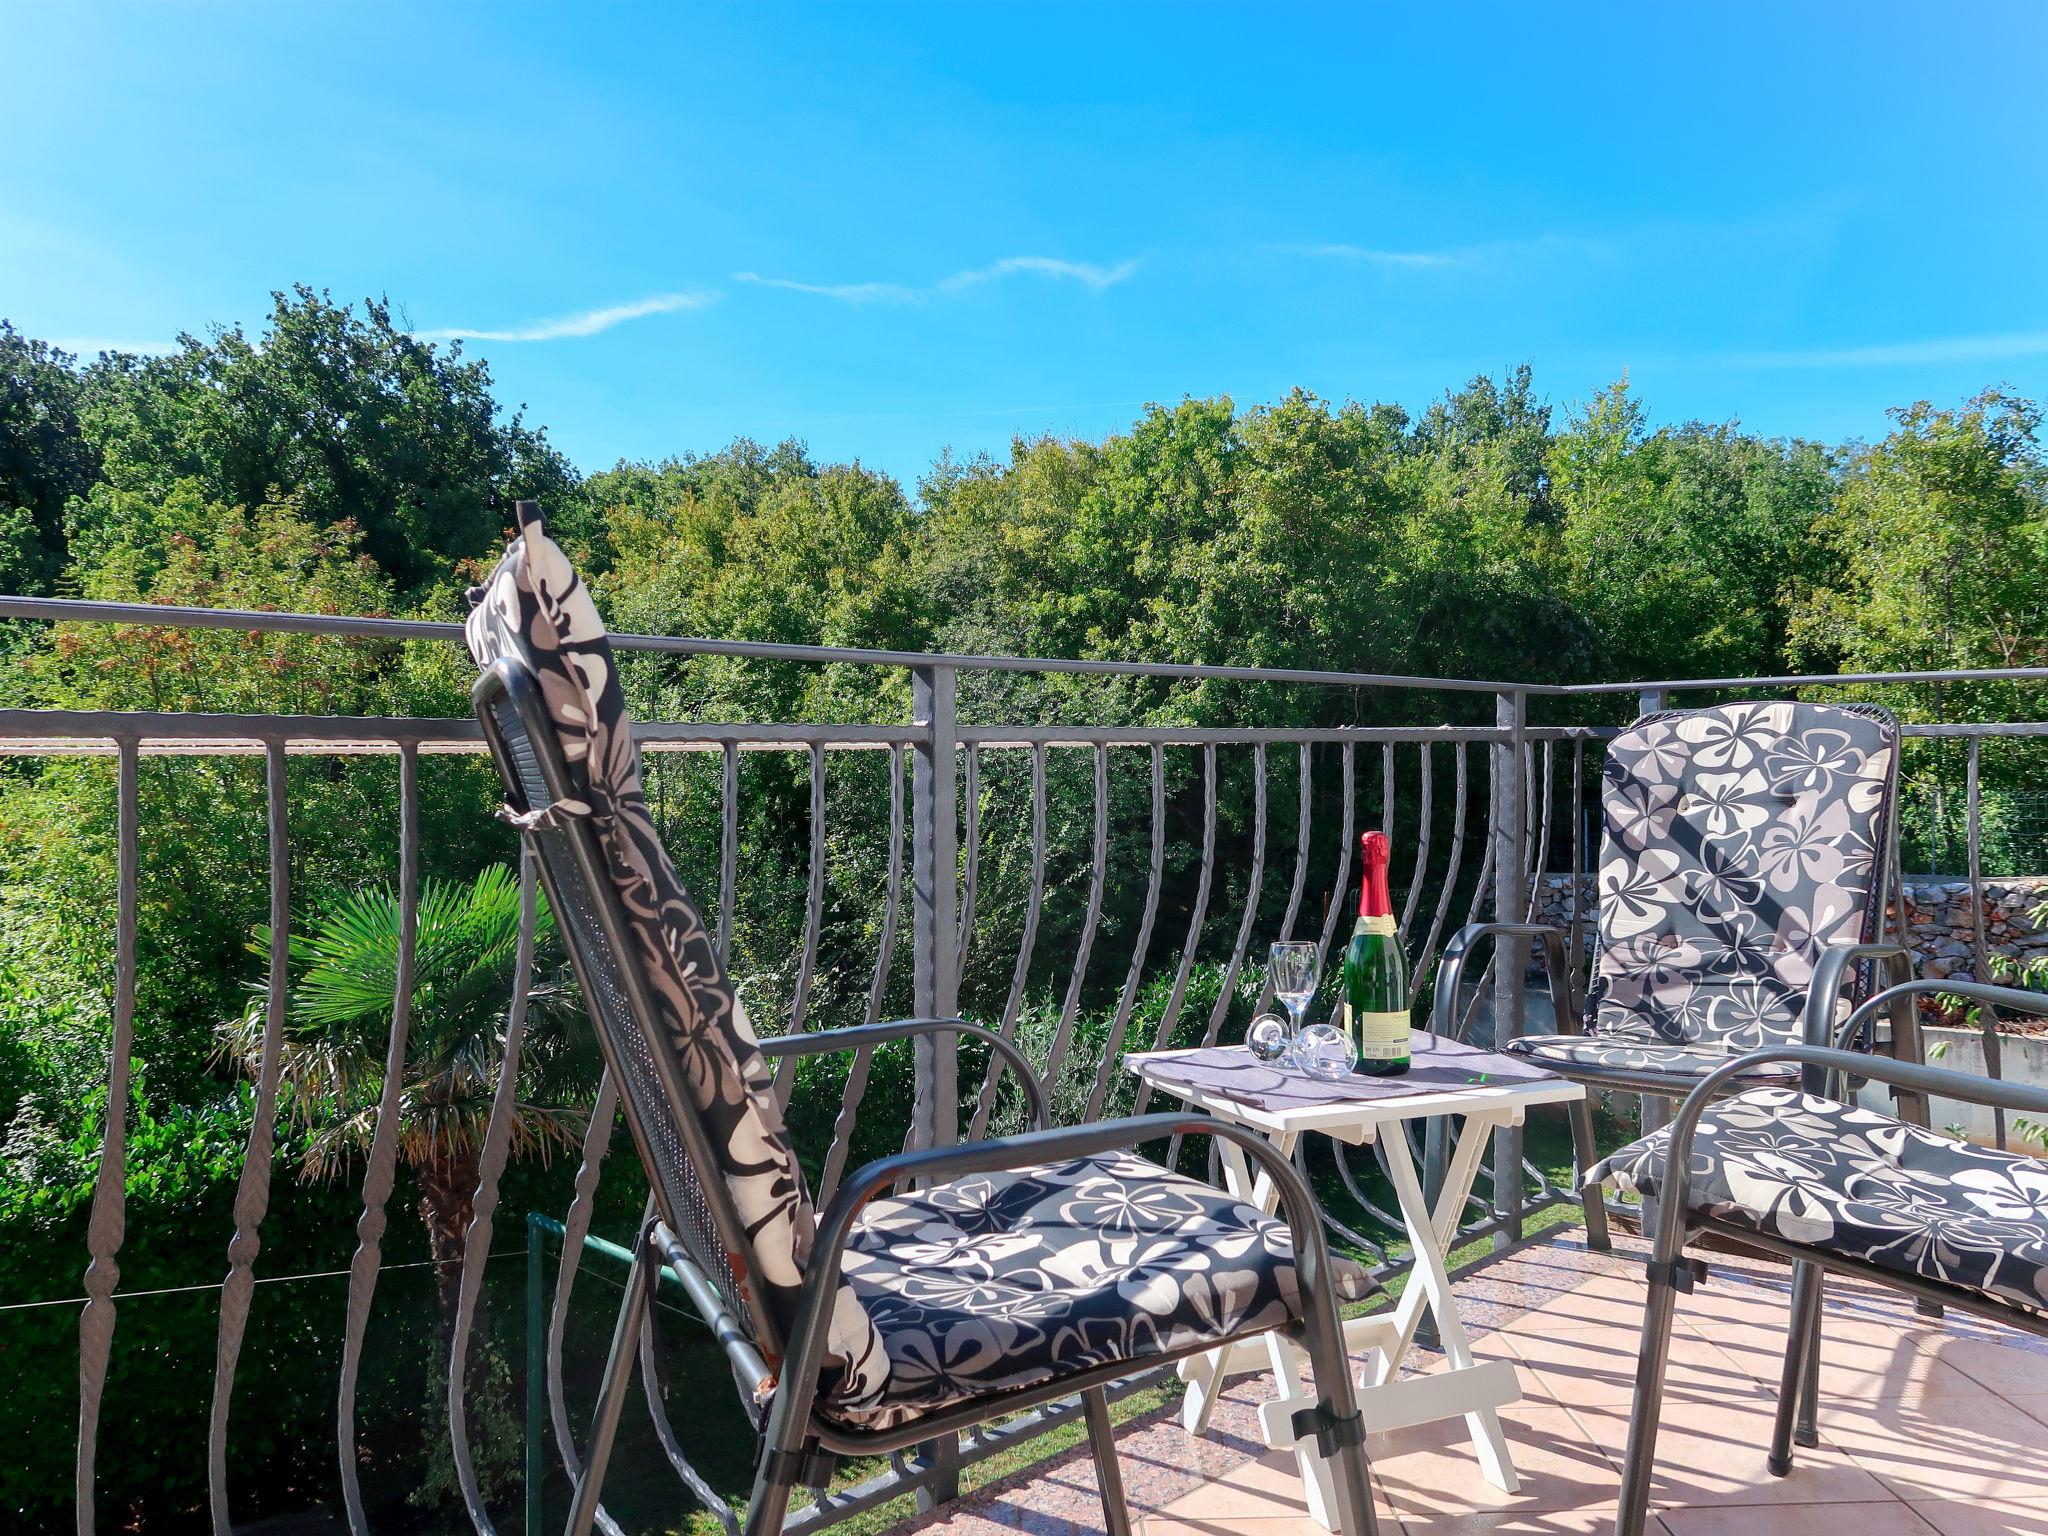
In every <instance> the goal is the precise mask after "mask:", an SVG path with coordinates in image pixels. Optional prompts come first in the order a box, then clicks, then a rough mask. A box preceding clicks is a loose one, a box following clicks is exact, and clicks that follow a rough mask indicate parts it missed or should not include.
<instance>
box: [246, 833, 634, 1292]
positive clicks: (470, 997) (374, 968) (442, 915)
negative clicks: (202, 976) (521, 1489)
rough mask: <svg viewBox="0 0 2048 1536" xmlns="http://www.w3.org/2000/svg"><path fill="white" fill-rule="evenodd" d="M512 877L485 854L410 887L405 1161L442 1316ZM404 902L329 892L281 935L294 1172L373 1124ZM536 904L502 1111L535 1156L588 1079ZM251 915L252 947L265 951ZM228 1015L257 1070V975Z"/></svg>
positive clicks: (378, 891)
mask: <svg viewBox="0 0 2048 1536" xmlns="http://www.w3.org/2000/svg"><path fill="white" fill-rule="evenodd" d="M519 904H520V895H519V881H518V877H517V876H516V875H515V874H514V873H513V871H512V870H511V869H510V868H508V867H507V866H505V865H493V866H491V867H489V868H487V869H485V870H484V871H483V873H481V874H480V875H478V876H477V878H476V879H475V880H474V881H469V882H462V881H451V880H429V881H427V882H426V883H425V885H424V886H423V887H422V889H421V891H420V901H419V927H418V936H417V941H416V944H415V947H414V966H413V976H412V986H411V1009H410V1026H409V1032H408V1038H407V1043H406V1053H405V1075H404V1078H403V1080H402V1082H401V1084H400V1090H399V1098H398V1106H399V1107H398V1114H399V1120H398V1130H397V1138H398V1141H397V1145H398V1156H399V1160H400V1161H401V1162H402V1163H404V1164H405V1165H406V1166H408V1167H409V1168H411V1169H412V1170H413V1173H414V1175H415V1177H416V1178H417V1180H418V1182H419V1188H420V1216H421V1218H422V1219H423V1220H424V1221H425V1223H426V1227H427V1241H428V1249H429V1252H430V1254H431V1255H432V1257H433V1260H434V1263H435V1266H436V1271H437V1274H438V1277H439V1282H440V1300H441V1321H442V1326H443V1328H444V1329H445V1328H447V1327H448V1326H449V1325H450V1324H451V1323H452V1320H453V1317H454V1309H455V1302H456V1297H457V1294H458V1291H459V1287H460V1279H461V1261H462V1249H463V1243H464V1239H465V1236H466V1234H467V1232H468V1229H469V1223H470V1217H471V1214H472V1211H473V1207H474V1201H475V1197H476V1190H477V1184H478V1182H479V1179H480V1177H481V1175H480V1160H481V1156H482V1152H483V1143H484V1132H485V1129H486V1126H487V1124H488V1122H489V1118H490V1111H491V1100H492V1096H493V1094H494V1092H495V1089H496V1084H495V1083H494V1082H493V1063H494V1062H495V1061H498V1060H501V1059H502V1057H503V1052H504V1039H505V1030H506V1025H507V1021H508V1015H509V1012H510V1007H511V1000H512V983H513V970H514V966H515V963H516V960H517V955H518V948H519ZM400 922H401V914H400V907H399V901H398V897H397V894H396V893H395V892H394V891H392V890H391V889H390V888H388V887H377V888H372V889H369V890H363V891H357V892H355V893H353V894H351V895H349V896H347V897H344V898H343V899H342V900H340V901H339V902H337V903H336V904H334V905H333V906H332V907H331V908H330V909H329V910H327V911H325V912H324V913H322V914H321V915H320V916H319V918H318V919H317V920H316V921H315V923H314V924H313V926H312V929H311V931H309V932H304V933H294V934H292V935H291V936H290V939H289V955H290V962H291V990H290V1007H289V1009H288V1011H287V1015H286V1019H285V1024H284V1033H283V1038H282V1041H281V1051H280V1058H279V1068H280V1073H279V1081H280V1093H281V1099H282V1102H283V1104H284V1106H285V1107H286V1111H287V1113H289V1114H290V1115H291V1117H292V1119H293V1120H294V1121H295V1122H296V1123H297V1124H298V1125H299V1126H300V1127H301V1129H302V1130H303V1132H304V1149H305V1150H304V1153H303V1155H302V1159H301V1172H302V1175H303V1176H304V1177H307V1178H315V1179H328V1178H335V1177H338V1176H340V1175H341V1174H342V1173H343V1172H344V1171H345V1170H346V1169H347V1168H348V1167H349V1165H350V1164H351V1162H352V1161H353V1160H354V1159H355V1157H356V1156H357V1155H358V1154H364V1153H367V1152H368V1150H369V1147H370V1142H371V1138H372V1137H373V1136H374V1135H375V1134H376V1129H377V1106H378V1101H379V1097H380V1095H381V1094H382V1092H383V1088H384V1058H385V1051H386V1046H387V1044H388V1042H389V1039H390V1034H391V1023H392V1004H393V999H394V997H395V995H396V992H397V986H398V956H399V935H400ZM554 932H555V930H554V919H553V914H552V913H550V912H549V910H548V908H547V905H546V903H545V901H543V902H542V903H541V906H540V908H539V912H538V916H537V923H536V928H535V935H534V937H535V949H534V953H535V955H536V957H537V958H536V962H535V966H534V975H533V977H532V980H531V983H530V986H529V989H528V992H527V999H528V1002H527V1019H526V1033H525V1039H524V1043H523V1045H522V1047H521V1051H520V1059H519V1078H518V1084H517V1089H516V1092H515V1095H514V1101H513V1112H512V1121H511V1154H512V1156H513V1157H514V1158H515V1159H524V1158H538V1159H540V1160H541V1161H543V1162H545V1161H546V1160H547V1159H548V1158H549V1157H550V1156H551V1155H552V1154H553V1153H554V1152H555V1151H557V1150H568V1149H572V1148H574V1147H575V1146H576V1145H577V1144H578V1143H579V1141H580V1140H581V1137H582V1134H583V1127H584V1124H585V1121H586V1117H587V1115H588V1113H589V1103H590V1099H591V1096H592V1090H593V1086H594V1084H595V1081H596V1077H597V1067H596V1062H595V1057H594V1053H593V1052H592V1051H591V1049H590V1046H589V1034H588V1031H585V1030H573V1031H572V1030H571V1029H570V1028H569V1027H568V1026H569V1025H570V1023H571V1022H572V1021H573V1020H574V1019H575V1018H576V1017H578V1008H577V1002H576V999H577V993H576V990H575V988H574V987H573V986H572V985H570V984H569V982H568V978H567V977H566V975H565V974H564V972H563V969H562V966H561V963H560V960H559V957H558V952H557V951H556V948H555V946H554V944H553V942H552V941H553V939H554ZM269 946H270V932H269V929H268V928H266V927H258V928H257V930H256V936H255V939H254V941H253V942H252V943H251V944H250V946H249V947H250V949H251V950H253V951H254V952H256V953H258V954H266V955H267V954H268V953H269ZM253 990H254V991H255V992H256V993H257V995H255V996H253V997H252V998H251V999H250V1002H249V1006H248V1007H247V1009H246V1010H245V1011H244V1012H243V1013H242V1014H241V1015H240V1016H239V1017H238V1018H235V1019H231V1020H229V1021H228V1022H227V1023H226V1024H224V1025H223V1026H222V1035H223V1043H224V1047H225V1050H226V1053H227V1055H228V1056H229V1057H230V1058H231V1059H233V1060H234V1061H235V1062H237V1063H238V1064H239V1065H240V1066H241V1068H242V1069H243V1070H244V1071H246V1072H248V1073H249V1074H250V1075H252V1076H253V1075H255V1074H256V1073H257V1072H258V1071H259V1070H260V1068H261V1062H262V1055H263V1036H264V1025H265V1018H266V1008H265V999H264V996H263V995H262V989H261V987H260V986H258V987H255V988H253Z"/></svg>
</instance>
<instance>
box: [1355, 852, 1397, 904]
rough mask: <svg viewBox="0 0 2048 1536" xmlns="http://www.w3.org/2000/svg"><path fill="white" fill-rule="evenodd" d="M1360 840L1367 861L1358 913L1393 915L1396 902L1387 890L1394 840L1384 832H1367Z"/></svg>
mask: <svg viewBox="0 0 2048 1536" xmlns="http://www.w3.org/2000/svg"><path fill="white" fill-rule="evenodd" d="M1358 841H1359V846H1360V848H1361V849H1362V850H1363V852H1364V862H1365V879H1364V881H1363V882H1362V883H1361V885H1360V888H1359V892H1358V915H1359V916H1360V917H1391V916H1393V914H1394V902H1393V897H1392V895H1391V893H1390V892H1389V891H1388V890H1387V863H1388V861H1389V859H1390V858H1391V857H1392V855H1393V850H1394V845H1393V842H1392V841H1391V840H1390V839H1389V838H1388V836H1387V834H1386V833H1384V832H1367V833H1366V834H1365V835H1364V836H1362V837H1361V838H1359V840H1358Z"/></svg>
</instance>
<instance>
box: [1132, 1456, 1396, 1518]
mask: <svg viewBox="0 0 2048 1536" xmlns="http://www.w3.org/2000/svg"><path fill="white" fill-rule="evenodd" d="M1373 1502H1374V1505H1375V1507H1376V1508H1377V1509H1378V1510H1379V1512H1380V1515H1381V1518H1382V1519H1383V1520H1391V1519H1392V1518H1393V1506H1392V1505H1391V1504H1390V1503H1389V1502H1388V1500H1387V1498H1386V1495H1385V1493H1384V1491H1383V1490H1381V1489H1380V1488H1377V1487H1375V1488H1374V1490H1373ZM1307 1513H1308V1505H1307V1502H1306V1500H1304V1498H1303V1497H1302V1491H1301V1475H1300V1472H1299V1469H1298V1468H1297V1466H1296V1464H1295V1460H1294V1453H1293V1452H1292V1451H1267V1452H1266V1453H1265V1454H1264V1455H1262V1456H1260V1457H1259V1458H1258V1459H1257V1460H1255V1461H1246V1462H1243V1463H1241V1464H1239V1465H1238V1466H1236V1467H1233V1468H1232V1469H1231V1470H1230V1471H1229V1472H1227V1473H1225V1474H1224V1475H1223V1476H1221V1477H1219V1478H1216V1479H1215V1480H1214V1481H1212V1482H1209V1483H1205V1484H1204V1485H1203V1486H1202V1487H1200V1488H1197V1489H1195V1490H1194V1491H1193V1492H1191V1493H1188V1494H1185V1495H1183V1496H1182V1497H1180V1498H1178V1499H1175V1500H1174V1501H1173V1502H1172V1503H1170V1504H1168V1505H1167V1506H1166V1507H1165V1508H1164V1509H1162V1510H1160V1511H1159V1513H1158V1514H1157V1515H1155V1516H1153V1517H1152V1518H1154V1519H1172V1520H1184V1521H1194V1522H1210V1523H1215V1522H1222V1523H1223V1525H1224V1527H1225V1528H1229V1526H1230V1522H1245V1521H1258V1520H1295V1519H1305V1518H1306V1516H1307Z"/></svg>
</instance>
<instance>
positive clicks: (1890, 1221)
mask: <svg viewBox="0 0 2048 1536" xmlns="http://www.w3.org/2000/svg"><path fill="white" fill-rule="evenodd" d="M1670 1139H1671V1133H1670V1131H1669V1130H1668V1129H1666V1130H1660V1131H1657V1132H1655V1133H1654V1134H1652V1135H1649V1136H1645V1137H1643V1138H1642V1139H1641V1140H1639V1141H1635V1142H1632V1143H1630V1144H1629V1145H1628V1146H1625V1147H1623V1148H1622V1149H1621V1150H1620V1151H1618V1152H1616V1153H1615V1154H1614V1155H1613V1156H1611V1157H1609V1158H1607V1159H1606V1160H1605V1161H1604V1162H1601V1163H1597V1164H1595V1165H1594V1167H1593V1168H1592V1169H1591V1170H1590V1171H1589V1172H1588V1173H1587V1176H1586V1179H1587V1182H1588V1183H1589V1184H1598V1183H1602V1182H1609V1183H1612V1184H1614V1185H1615V1186H1616V1187H1617V1188H1618V1189H1621V1190H1622V1191H1624V1192H1632V1193H1635V1194H1640V1195H1652V1196H1654V1195H1655V1194H1657V1193H1658V1191H1659V1188H1660V1186H1661V1185H1662V1183H1663V1180H1664V1164H1665V1156H1666V1151H1667V1148H1668V1147H1669V1144H1670ZM1691 1163H1692V1170H1693V1178H1692V1185H1691V1189H1690V1191H1689V1193H1688V1196H1687V1202H1686V1203H1687V1206H1688V1208H1689V1209H1691V1210H1693V1211H1696V1212H1698V1213H1699V1214H1700V1215H1702V1216H1709V1217H1712V1218H1714V1219H1715V1220H1717V1221H1724V1222H1728V1223H1730V1224H1732V1225H1734V1226H1738V1227H1746V1228H1749V1229H1750V1230H1752V1231H1756V1232H1760V1233H1764V1234H1766V1235H1768V1236H1772V1237H1777V1238H1780V1239H1782V1240H1784V1241H1786V1242H1792V1243H1798V1244H1800V1245H1802V1246H1804V1247H1810V1248H1818V1249H1822V1250H1825V1251H1828V1252H1831V1253H1838V1254H1844V1255H1847V1256H1849V1257H1851V1258H1857V1259H1862V1260H1864V1261H1866V1262H1868V1263H1871V1264H1876V1265H1879V1266H1881V1267H1883V1268H1885V1269H1891V1270H1897V1271H1898V1272H1899V1273H1901V1274H1909V1275H1919V1276H1921V1277H1922V1278H1924V1279H1928V1280H1942V1281H1947V1282H1948V1283H1950V1284H1952V1285H1960V1286H1966V1287H1968V1288H1969V1289H1971V1290H1974V1291H1981V1292H1983V1293H1985V1294H1986V1295H1990V1296H1995V1297H1997V1298H1999V1299H2000V1300H2003V1301H2009V1302H2013V1303H2015V1304H2016V1305H2019V1306H2023V1307H2031V1308H2036V1309H2038V1308H2041V1307H2043V1306H2048V1163H2044V1162H2043V1161H2042V1160H2041V1159H2039V1158H2034V1157H2020V1156H2015V1155H2014V1154H2012V1153H2008V1152H1997V1151H1993V1150H1992V1149H1990V1148H1988V1147H1978V1146H1972V1145H1970V1144H1969V1143H1967V1142H1959V1141H1952V1140H1950V1139H1949V1138H1948V1137H1946V1136H1941V1135H1937V1134H1936V1133H1934V1132H1932V1131H1923V1130H1920V1129H1918V1128H1917V1127H1914V1126H1910V1125H1906V1124H1903V1123H1902V1122H1900V1121H1898V1120H1895V1119H1893V1118H1892V1117H1891V1116H1889V1115H1884V1114H1879V1113H1878V1112H1877V1111H1875V1110H1869V1109H1860V1108H1857V1107H1855V1106H1852V1105H1846V1104H1838V1103H1836V1102H1835V1101H1834V1100H1832V1099H1819V1098H1814V1097H1812V1096H1810V1095H1808V1094H1804V1093H1801V1092H1800V1091H1799V1090H1798V1089H1796V1088H1756V1089H1752V1090H1750V1091H1749V1092H1747V1093H1742V1094H1738V1095H1736V1096H1735V1097H1734V1098H1731V1099H1724V1100H1722V1101H1721V1102H1719V1103H1717V1104H1714V1105H1712V1106H1710V1107H1709V1108H1708V1109H1707V1111H1706V1113H1705V1114H1703V1115H1702V1116H1701V1117H1700V1123H1699V1133H1698V1135H1697V1136H1696V1137H1695V1139H1694V1141H1693V1145H1692V1158H1691Z"/></svg>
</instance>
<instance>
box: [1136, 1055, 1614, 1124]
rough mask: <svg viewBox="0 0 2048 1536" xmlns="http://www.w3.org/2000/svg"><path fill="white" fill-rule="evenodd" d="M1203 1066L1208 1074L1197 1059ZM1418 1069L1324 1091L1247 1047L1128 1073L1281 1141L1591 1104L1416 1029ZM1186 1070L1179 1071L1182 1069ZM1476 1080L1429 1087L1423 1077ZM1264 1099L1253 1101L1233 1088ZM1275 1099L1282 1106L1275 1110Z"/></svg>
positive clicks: (1142, 1064)
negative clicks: (1496, 1070) (1496, 1069)
mask: <svg viewBox="0 0 2048 1536" xmlns="http://www.w3.org/2000/svg"><path fill="white" fill-rule="evenodd" d="M1198 1057H1199V1058H1202V1063H1201V1065H1202V1070H1200V1071H1199V1072H1197V1071H1193V1070H1190V1069H1192V1068H1194V1067H1195V1065H1196V1063H1195V1060H1194V1058H1198ZM1412 1060H1413V1061H1414V1063H1415V1066H1414V1069H1413V1071H1412V1072H1411V1073H1410V1074H1408V1075H1407V1076H1404V1077H1397V1078H1371V1077H1353V1078H1347V1079H1345V1080H1344V1081H1342V1082H1341V1083H1323V1082H1319V1081H1317V1080H1316V1079H1314V1078H1312V1077H1309V1076H1307V1075H1305V1074H1303V1073H1300V1072H1295V1071H1292V1070H1290V1069H1287V1068H1283V1067H1278V1066H1274V1065H1271V1064H1268V1063H1264V1062H1260V1061H1257V1060H1256V1059H1254V1058H1253V1056H1252V1054H1251V1053H1250V1052H1249V1051H1247V1050H1245V1049H1244V1048H1243V1047H1242V1046H1233V1047H1225V1048H1220V1049H1219V1048H1216V1047H1210V1048H1209V1049H1208V1050H1206V1051H1204V1050H1201V1049H1195V1050H1181V1051H1145V1052H1138V1053H1134V1054H1132V1055H1130V1056H1127V1057H1125V1058H1124V1065H1125V1067H1126V1068H1127V1069H1128V1070H1129V1071H1130V1072H1131V1073H1132V1074H1133V1075H1134V1076H1136V1077H1137V1078H1139V1079H1140V1080H1141V1081H1143V1082H1146V1083H1149V1084H1151V1085H1152V1086H1153V1088H1155V1089H1156V1090H1158V1091H1159V1092H1161V1093H1166V1094H1171V1095H1172V1096H1173V1097H1174V1098H1177V1099H1179V1100H1181V1101H1182V1102H1183V1103H1186V1104H1189V1105H1192V1106H1194V1107H1196V1108H1198V1109H1204V1110H1207V1111H1208V1112H1209V1113H1210V1114H1212V1115H1217V1116H1219V1117H1221V1118H1224V1119H1228V1120H1235V1121H1237V1122H1238V1123H1239V1124H1241V1125H1249V1126H1254V1127H1256V1128H1258V1129H1260V1130H1264V1131H1269V1132H1277V1133H1298V1132H1302V1131H1318V1132H1322V1133H1323V1134H1325V1135H1331V1136H1336V1137H1337V1138H1338V1139H1339V1140H1341V1141H1361V1142H1362V1141H1367V1140H1370V1139H1371V1137H1372V1133H1373V1130H1374V1129H1375V1128H1376V1127H1378V1126H1381V1125H1390V1124H1394V1123H1397V1122H1399V1121H1403V1120H1415V1119H1425V1118H1428V1117H1430V1116H1433V1115H1483V1116H1487V1117H1491V1118H1498V1119H1501V1120H1503V1121H1518V1120H1520V1119H1521V1118H1522V1112H1523V1111H1524V1110H1526V1109H1527V1108H1528V1107H1529V1106H1531V1105H1533V1104H1569V1103H1572V1102H1574V1101H1576V1100H1578V1099H1581V1098H1583V1097H1585V1093H1586V1090H1585V1087H1584V1086H1583V1085H1582V1084H1579V1083H1574V1082H1570V1081H1568V1080H1566V1079H1564V1078H1561V1077H1556V1076H1553V1075H1551V1074H1548V1073H1541V1072H1538V1071H1536V1070H1535V1069H1533V1068H1532V1067H1531V1066H1530V1064H1529V1063H1527V1062H1524V1061H1520V1060H1516V1059H1514V1058H1502V1057H1498V1056H1494V1055H1492V1054H1491V1053H1490V1052H1485V1051H1479V1050H1477V1049H1475V1048H1474V1047H1471V1046H1463V1045H1458V1044H1456V1043H1455V1042H1441V1041H1437V1040H1435V1039H1434V1038H1433V1037H1432V1036H1430V1035H1427V1034H1424V1033H1422V1032H1421V1031H1417V1032H1416V1034H1415V1036H1414V1044H1413V1054H1412ZM1176 1063H1181V1064H1184V1065H1182V1066H1181V1068H1180V1069H1179V1070H1176V1069H1175V1064H1176ZM1495 1063H1499V1064H1502V1065H1508V1064H1511V1065H1512V1069H1513V1070H1514V1071H1515V1072H1516V1073H1517V1074H1527V1075H1517V1076H1516V1077H1515V1078H1513V1079H1509V1080H1493V1081H1487V1080H1484V1079H1485V1078H1487V1077H1488V1076H1490V1074H1489V1073H1488V1072H1487V1067H1488V1066H1489V1065H1491V1064H1495ZM1239 1073H1242V1078H1241V1079H1239V1080H1238V1081H1237V1082H1235V1083H1227V1082H1226V1081H1218V1080H1217V1079H1218V1078H1219V1077H1226V1078H1236V1077H1237V1075H1238V1074H1239ZM1425 1074H1427V1075H1429V1076H1435V1077H1444V1078H1477V1079H1481V1080H1479V1081H1469V1082H1443V1083H1442V1084H1441V1085H1433V1086H1428V1087H1424V1086H1422V1085H1421V1084H1420V1083H1418V1082H1416V1081H1415V1078H1417V1077H1419V1076H1422V1075H1425ZM1233 1087H1235V1088H1238V1089H1239V1090H1240V1091H1241V1092H1250V1093H1253V1094H1257V1095H1259V1096H1260V1097H1261V1098H1262V1099H1263V1100H1265V1102H1261V1103H1249V1102H1246V1100H1245V1098H1243V1097H1239V1096H1238V1094H1237V1093H1233V1092H1232V1091H1231V1089H1232V1088H1233ZM1276 1100H1277V1102H1275V1101H1276Z"/></svg>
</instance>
